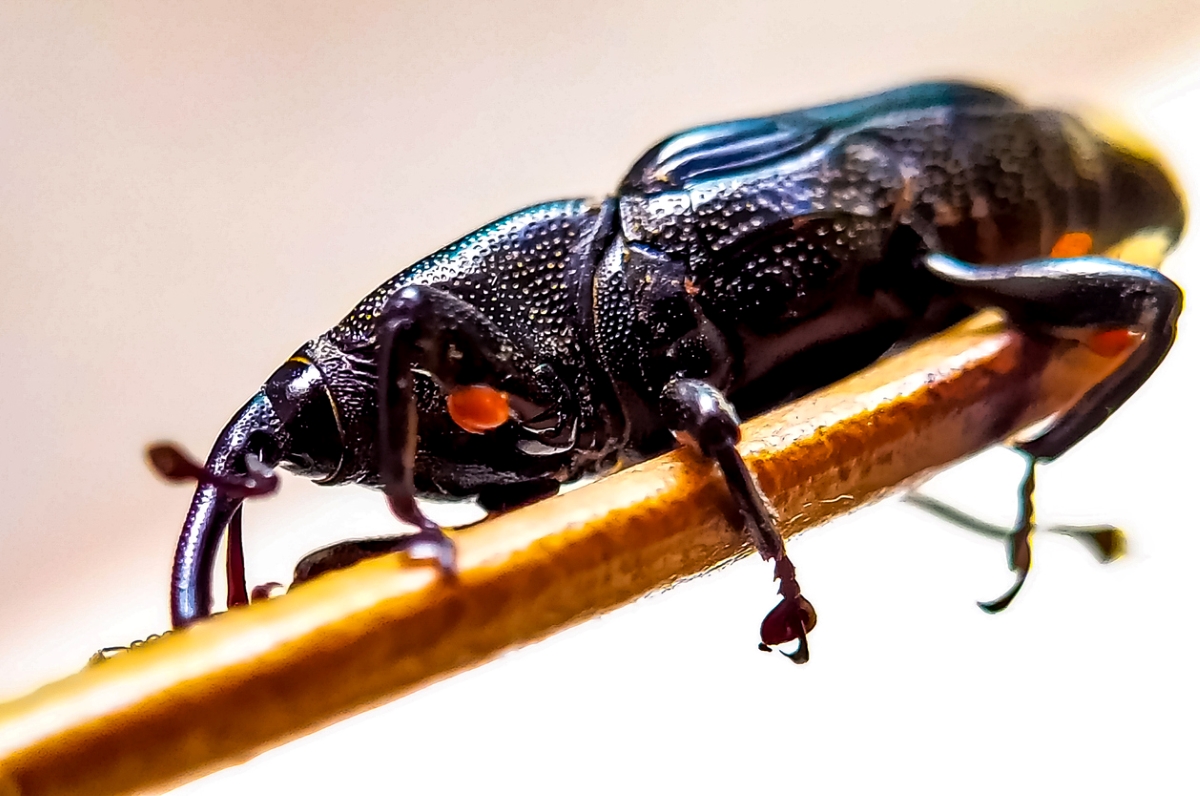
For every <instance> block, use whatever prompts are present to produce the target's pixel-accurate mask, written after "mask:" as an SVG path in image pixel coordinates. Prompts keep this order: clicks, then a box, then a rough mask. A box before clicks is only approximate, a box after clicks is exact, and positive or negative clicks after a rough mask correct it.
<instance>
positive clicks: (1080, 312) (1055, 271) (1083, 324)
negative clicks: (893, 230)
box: [925, 254, 1183, 612]
mask: <svg viewBox="0 0 1200 796" xmlns="http://www.w3.org/2000/svg"><path fill="white" fill-rule="evenodd" d="M925 265H926V268H927V269H928V270H929V271H930V272H931V273H932V274H933V275H934V276H936V277H937V278H939V279H941V280H943V281H945V282H947V283H949V284H951V285H953V286H955V287H956V288H957V289H958V291H959V292H960V295H961V296H962V298H963V299H964V300H965V301H967V302H968V303H970V304H973V305H975V306H995V307H999V308H1000V309H1002V310H1004V311H1005V312H1006V313H1007V314H1008V316H1009V318H1010V319H1011V321H1012V322H1013V323H1014V324H1015V325H1016V326H1018V327H1019V328H1021V329H1023V330H1025V331H1027V332H1029V333H1031V334H1037V335H1047V336H1051V337H1062V338H1071V339H1079V334H1080V332H1084V333H1085V334H1084V336H1083V341H1084V342H1085V343H1086V344H1087V345H1089V346H1090V347H1091V348H1092V349H1093V350H1094V351H1096V352H1097V353H1099V354H1101V355H1109V356H1115V355H1118V354H1124V353H1125V352H1126V351H1127V350H1128V347H1129V346H1130V345H1136V347H1135V348H1134V349H1133V351H1132V352H1130V353H1129V355H1128V356H1127V358H1126V359H1125V361H1124V362H1123V363H1122V364H1121V365H1120V366H1119V367H1118V368H1117V370H1116V371H1115V372H1114V373H1113V374H1112V375H1111V376H1109V377H1108V378H1107V379H1105V380H1104V381H1102V382H1101V383H1100V384H1098V385H1096V386H1095V387H1093V388H1092V389H1091V390H1089V391H1088V392H1087V393H1086V394H1085V395H1084V396H1083V398H1082V399H1080V400H1079V402H1078V403H1076V404H1075V406H1073V407H1071V408H1070V409H1069V410H1067V411H1066V412H1065V413H1063V414H1062V416H1060V417H1059V418H1057V419H1056V420H1055V421H1054V423H1053V424H1052V425H1051V426H1050V427H1049V428H1048V429H1046V430H1045V431H1044V432H1042V433H1041V434H1040V435H1039V436H1038V437H1036V438H1034V439H1032V440H1028V441H1025V442H1020V443H1017V444H1016V446H1015V448H1016V449H1017V450H1018V451H1020V452H1022V453H1023V454H1025V455H1026V456H1027V457H1028V465H1027V467H1026V472H1025V477H1024V478H1023V479H1022V483H1021V488H1020V495H1021V498H1020V510H1019V513H1018V520H1017V525H1016V530H1015V531H1014V532H1013V533H1012V534H1011V535H1010V536H1009V537H1008V552H1009V565H1010V567H1011V568H1012V569H1013V571H1014V572H1016V574H1017V580H1016V583H1015V584H1014V586H1013V588H1012V589H1010V590H1009V591H1008V592H1007V593H1005V594H1004V595H1002V596H1001V597H1000V598H998V599H996V600H993V601H990V602H986V603H980V607H981V608H983V609H984V610H986V611H993V612H994V611H1000V610H1003V609H1004V608H1005V607H1007V606H1008V605H1009V603H1011V602H1012V599H1013V598H1014V597H1015V596H1016V594H1017V592H1018V591H1019V590H1020V588H1021V585H1022V584H1023V583H1024V581H1025V577H1026V575H1027V574H1028V572H1029V567H1030V564H1031V557H1030V552H1031V551H1030V546H1029V540H1030V534H1031V533H1032V531H1033V527H1034V524H1033V490H1034V470H1035V468H1036V466H1037V464H1038V463H1039V462H1043V461H1051V460H1053V459H1056V458H1058V457H1059V456H1061V455H1062V454H1063V453H1065V452H1066V451H1067V450H1069V449H1070V448H1071V447H1072V446H1074V445H1075V443H1077V442H1079V441H1080V440H1082V439H1083V438H1084V437H1086V436H1087V435H1088V434H1090V433H1091V432H1092V431H1093V430H1095V429H1096V427H1097V426H1099V425H1100V424H1101V423H1103V422H1104V420H1105V419H1107V418H1108V416H1109V415H1111V414H1112V413H1113V412H1114V411H1116V410H1117V408H1118V407H1120V406H1121V404H1123V403H1125V401H1126V400H1127V399H1128V398H1129V397H1130V396H1131V395H1133V393H1134V392H1135V391H1136V390H1137V389H1138V388H1139V387H1140V386H1141V385H1142V383H1143V382H1145V381H1146V379H1147V378H1149V376H1150V374H1151V373H1153V372H1154V370H1155V368H1157V367H1158V365H1159V363H1160V362H1162V360H1163V358H1164V357H1165V356H1166V355H1167V351H1168V350H1170V348H1171V345H1172V344H1173V343H1174V341H1175V325H1176V323H1177V321H1178V319H1179V312H1180V310H1181V309H1182V307H1183V293H1182V291H1181V290H1180V289H1179V287H1178V286H1177V285H1176V284H1175V283H1174V282H1172V281H1171V280H1170V279H1168V278H1167V277H1165V276H1163V275H1162V274H1161V273H1160V272H1158V271H1156V270H1154V269H1152V268H1144V267H1141V266H1135V265H1129V264H1127V263H1122V262H1119V261H1117V260H1110V259H1106V258H1103V257H1071V258H1047V259H1038V260H1029V261H1026V262H1020V263H1014V264H1012V265H1001V266H977V265H971V264H968V263H964V262H962V261H960V260H955V259H954V258H952V257H947V256H945V255H941V254H931V255H927V256H926V258H925ZM1139 336H1140V338H1141V340H1140V342H1138V341H1137V338H1138V337H1139ZM1114 544H1119V543H1118V542H1115V541H1114Z"/></svg>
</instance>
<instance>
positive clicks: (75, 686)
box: [0, 313, 1119, 796]
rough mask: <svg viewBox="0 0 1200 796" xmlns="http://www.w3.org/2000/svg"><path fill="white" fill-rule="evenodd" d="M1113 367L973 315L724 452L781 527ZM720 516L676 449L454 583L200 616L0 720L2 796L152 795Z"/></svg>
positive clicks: (992, 432) (652, 563)
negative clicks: (746, 474)
mask: <svg viewBox="0 0 1200 796" xmlns="http://www.w3.org/2000/svg"><path fill="white" fill-rule="evenodd" d="M1118 364H1119V361H1117V360H1115V359H1107V360H1106V359H1102V358H1100V357H1098V356H1096V355H1094V354H1092V353H1090V352H1089V351H1087V350H1086V349H1085V348H1083V347H1082V346H1077V345H1073V344H1067V343H1062V344H1057V345H1055V346H1054V347H1050V346H1048V345H1047V344H1044V343H1038V342H1034V341H1032V340H1030V339H1027V338H1025V337H1023V336H1022V335H1020V334H1018V333H1016V332H1013V331H1011V330H1009V329H1007V328H1006V327H1005V326H1004V325H1003V324H1002V322H1001V320H1000V319H999V318H998V317H997V316H996V315H993V314H986V313H985V314H983V315H980V316H976V317H975V318H972V319H970V320H968V321H966V322H964V323H963V324H960V325H959V326H957V327H955V328H954V329H952V330H950V331H948V332H946V333H944V334H941V335H939V336H937V337H935V338H933V339H931V340H929V341H926V342H924V343H922V344H920V345H918V346H916V347H914V348H912V349H910V350H908V351H905V352H903V353H901V354H899V355H897V356H895V357H893V358H890V359H888V360H885V361H883V362H880V363H878V364H876V365H875V366H873V367H872V368H870V369H869V370H867V371H865V372H863V373H861V374H858V375H856V376H854V377H852V378H850V379H847V380H846V381H844V382H841V383H839V384H837V385H834V386H832V387H830V388H827V389H825V390H822V391H821V392H819V393H817V394H814V395H812V396H809V397H807V398H805V399H803V400H801V401H799V402H796V403H794V404H792V405H790V406H787V407H784V408H781V409H778V410H776V411H773V412H771V413H769V414H767V415H764V416H762V417H759V418H757V419H755V420H752V421H750V422H748V423H747V424H746V425H745V427H744V441H743V443H742V445H741V450H742V452H743V454H744V455H745V457H746V459H747V461H748V462H749V464H750V466H751V468H752V469H753V470H754V472H755V473H756V474H757V477H758V479H759V482H760V483H761V485H762V487H763V489H764V490H765V492H766V493H767V495H768V496H769V497H770V498H771V500H772V501H773V502H774V505H775V506H776V508H777V509H778V512H779V515H780V517H781V518H782V526H783V530H784V532H785V533H786V534H789V535H790V534H795V533H797V532H799V531H801V530H803V529H805V528H808V527H811V526H813V525H814V524H816V523H819V522H822V521H824V520H827V519H829V518H830V517H833V516H835V515H838V514H844V513H846V512H848V511H850V510H852V509H854V508H857V507H859V506H861V505H863V504H864V503H867V502H868V501H871V500H874V499H877V498H879V497H882V496H883V495H885V494H887V493H889V492H891V491H893V490H896V489H898V488H902V487H903V486H905V485H906V484H911V483H913V482H914V481H915V480H916V479H920V478H922V477H924V476H926V475H928V474H929V473H931V472H932V471H933V470H935V469H937V468H941V467H944V466H945V465H947V464H949V463H951V462H953V461H955V460H957V459H960V458H962V457H963V456H966V455H968V454H971V453H973V452H975V451H978V450H979V449H981V448H983V447H986V446H988V445H990V444H992V443H994V442H996V441H999V440H1002V439H1005V438H1007V437H1009V436H1010V435H1011V434H1013V433H1014V432H1016V431H1017V430H1019V429H1021V428H1023V427H1025V426H1027V425H1028V424H1030V423H1031V422H1033V421H1036V420H1038V419H1040V418H1043V417H1046V416H1048V415H1050V414H1053V413H1055V412H1057V411H1061V410H1062V409H1063V408H1065V407H1067V406H1069V405H1070V404H1071V403H1072V402H1073V401H1074V400H1076V399H1077V397H1078V396H1079V395H1081V393H1082V392H1084V391H1085V390H1087V389H1088V388H1089V387H1090V386H1092V385H1093V384H1095V383H1096V382H1098V381H1099V380H1100V379H1102V378H1103V377H1104V376H1106V375H1107V374H1108V373H1110V372H1111V371H1112V370H1113V369H1114V368H1115V367H1116V366H1117V365H1118ZM730 513H731V508H730V505H729V501H728V497H727V495H726V492H725V490H724V489H723V488H722V484H721V482H720V479H719V477H718V476H717V475H716V473H714V471H713V468H712V467H710V466H709V465H708V464H706V463H705V462H703V461H699V460H698V459H696V458H695V457H694V456H692V455H690V454H689V453H687V452H686V451H678V452H675V453H672V454H669V455H667V456H663V457H661V458H659V459H656V460H654V461H651V462H647V463H645V464H643V465H640V466H637V467H634V468H631V469H629V470H625V471H623V472H620V473H618V474H616V475H614V476H612V477H609V478H606V479H603V480H601V481H599V482H597V483H595V484H592V485H590V486H588V487H585V488H583V489H580V490H577V491H575V492H572V493H569V494H565V495H561V496H559V497H557V498H554V499H552V500H548V501H545V502H542V503H539V504H536V505H533V506H530V507H528V508H525V509H522V510H519V511H516V512H513V513H511V514H508V515H506V516H503V517H499V518H497V519H494V520H491V521H488V522H485V523H482V524H480V525H478V526H474V527H472V528H471V529H470V530H467V531H463V532H461V533H458V534H457V535H456V537H455V538H456V541H457V543H458V549H459V563H460V566H461V574H460V576H459V578H458V580H457V582H454V583H448V582H446V581H444V580H442V579H441V578H439V577H438V576H437V575H436V574H435V572H434V571H433V570H432V569H431V568H429V567H425V566H413V565H405V564H404V563H403V562H401V561H400V560H399V559H398V558H397V557H396V556H385V557H383V558H380V559H375V560H372V561H366V562H363V563H361V564H359V565H356V566H354V567H352V568H350V569H348V570H345V571H341V572H334V573H330V574H328V575H326V576H323V577H321V578H318V579H317V580H315V581H313V582H312V583H309V584H305V585H304V586H302V587H300V588H297V589H295V590H294V591H292V592H290V593H288V594H286V595H284V596H282V597H279V598H277V599H273V600H270V601H267V602H264V603H258V604H255V605H253V606H250V607H247V608H241V609H237V610H234V611H231V612H229V613H227V614H224V615H221V616H216V617H214V618H212V619H210V620H207V621H205V622H202V623H200V624H199V625H197V626H195V627H193V628H191V629H189V630H187V631H184V632H181V633H175V634H172V635H170V636H168V637H165V638H163V639H161V640H156V641H154V642H152V643H149V644H146V645H145V646H143V647H140V648H138V649H135V650H132V651H131V652H129V653H126V654H123V655H120V656H117V657H116V658H115V659H113V660H111V661H107V662H105V663H103V664H102V665H99V666H95V667H93V668H88V669H86V670H84V671H81V672H79V673H78V674H76V675H73V676H71V677H68V678H66V679H64V680H62V681H60V682H57V683H53V684H51V685H48V686H45V687H44V688H42V689H40V690H38V691H36V692H34V693H33V694H30V695H29V696H26V697H24V698H22V699H18V700H16V701H14V702H11V703H9V704H7V705H3V706H0V796H13V795H14V794H21V796H33V795H34V794H60V793H61V794H75V795H77V796H78V795H79V794H116V793H126V792H131V791H135V790H143V789H162V788H166V787H169V786H171V785H175V784H179V783H180V782H181V781H184V780H187V779H191V778H195V777H197V776H200V775H202V774H205V773H208V772H211V771H213V770H215V769H218V768H221V767H223V766H227V765H230V764H232V763H236V762H240V761H244V760H246V759H247V758H249V757H251V756H253V755H255V754H257V753H259V752H262V751H264V750H266V749H268V748H270V747H272V746H276V745H278V744H280V743H283V742H284V741H286V740H289V739H292V738H296V737H298V736H300V735H304V734H306V733H309V732H312V731H313V730H315V729H317V728H319V727H321V726H323V725H327V724H329V723H331V722H334V721H337V720H338V719H340V718H343V717H346V716H348V715H350V714H353V713H356V712H359V711H363V710H366V709H367V708H370V707H373V706H375V705H378V704H380V703H382V702H386V701H388V700H392V699H395V698H396V697H398V696H400V695H401V694H404V693H406V692H409V691H412V690H414V689H416V688H419V687H421V686H422V685H425V684H428V683H430V682H432V681H434V680H436V679H438V678H441V677H445V676H447V675H449V674H451V673H453V672H456V671H459V670H461V669H464V668H466V667H469V666H474V665H476V664H479V663H481V662H482V661H485V660H487V659H489V658H491V657H494V656H496V655H497V654H499V653H500V652H502V651H504V650H507V649H510V648H512V647H515V646H519V645H522V644H527V643H529V642H531V641H535V640H537V639H540V638H543V637H545V636H546V635H548V634H550V633H553V632H554V631H556V630H559V629H561V628H563V627H566V626H568V625H572V624H575V623H578V622H581V621H583V620H585V619H587V618H588V617H591V616H594V615H596V614H598V613H600V612H603V611H606V610H608V609H610V608H613V607H616V606H618V605H621V604H623V603H627V602H629V601H631V600H633V599H635V598H637V597H639V596H641V595H643V594H646V593H647V592H649V591H652V590H655V589H660V588H663V587H664V586H667V585H669V584H671V583H673V582H676V581H678V580H680V579H682V578H687V577H691V576H694V575H697V574H699V573H702V572H704V571H705V570H707V569H709V568H711V567H714V566H716V565H718V564H720V563H721V562H723V561H726V560H728V559H730V558H732V557H735V556H739V555H743V554H745V553H747V552H748V551H749V548H748V546H747V544H746V540H745V539H744V538H743V535H742V534H741V533H739V532H738V531H737V529H736V526H735V525H734V524H733V523H731V522H730V520H729V517H730ZM753 619H754V618H750V617H748V618H747V621H753ZM818 632H819V631H818ZM798 674H799V673H798Z"/></svg>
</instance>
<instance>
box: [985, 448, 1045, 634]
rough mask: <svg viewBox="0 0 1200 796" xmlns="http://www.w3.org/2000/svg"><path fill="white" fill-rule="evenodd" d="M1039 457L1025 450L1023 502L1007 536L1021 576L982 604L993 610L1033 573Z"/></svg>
mask: <svg viewBox="0 0 1200 796" xmlns="http://www.w3.org/2000/svg"><path fill="white" fill-rule="evenodd" d="M1036 466H1037V459H1036V458H1035V457H1033V456H1030V455H1028V454H1025V475H1024V476H1023V477H1022V478H1021V486H1020V487H1019V488H1018V490H1017V493H1018V495H1019V499H1020V503H1019V505H1018V507H1017V522H1016V525H1015V526H1014V529H1013V532H1012V533H1011V534H1009V535H1008V536H1007V537H1006V538H1005V542H1006V544H1007V546H1008V568H1009V569H1011V570H1012V571H1013V572H1015V573H1016V574H1017V580H1016V582H1015V583H1013V585H1012V587H1011V588H1010V589H1009V590H1008V591H1006V592H1005V593H1004V594H1002V595H1000V596H999V597H997V598H996V599H994V600H989V601H987V602H980V603H979V607H980V608H982V609H983V610H984V611H986V612H987V613H989V614H996V613H999V612H1000V611H1003V610H1004V609H1005V608H1007V607H1008V606H1009V604H1010V603H1012V601H1013V599H1014V598H1015V597H1016V596H1017V594H1018V593H1019V592H1020V591H1021V587H1022V586H1024V585H1025V579H1026V578H1027V577H1029V568H1030V566H1031V565H1032V564H1033V548H1032V546H1031V544H1030V537H1031V536H1032V535H1033V489H1034V486H1035V479H1034V468H1035V467H1036Z"/></svg>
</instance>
